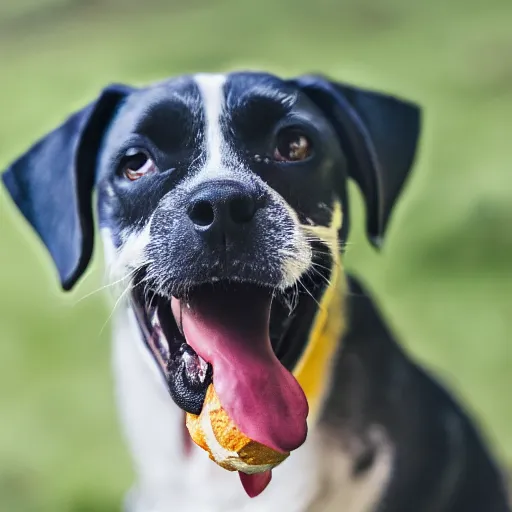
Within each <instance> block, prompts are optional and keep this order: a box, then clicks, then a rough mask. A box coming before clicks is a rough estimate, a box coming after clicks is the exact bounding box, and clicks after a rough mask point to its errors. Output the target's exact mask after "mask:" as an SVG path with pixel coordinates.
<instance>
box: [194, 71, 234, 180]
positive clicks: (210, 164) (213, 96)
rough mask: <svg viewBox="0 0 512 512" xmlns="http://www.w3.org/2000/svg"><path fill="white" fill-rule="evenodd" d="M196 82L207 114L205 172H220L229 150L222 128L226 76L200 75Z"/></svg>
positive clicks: (195, 78)
mask: <svg viewBox="0 0 512 512" xmlns="http://www.w3.org/2000/svg"><path fill="white" fill-rule="evenodd" d="M194 80H195V82H196V84H197V87H198V88H199V92H200V93H201V98H202V100H203V108H204V114H205V140H206V166H205V170H207V171H210V172H211V171H213V172H215V171H220V170H221V169H222V154H223V152H225V151H226V149H227V148H226V143H225V141H224V138H223V136H222V130H221V126H220V119H221V115H222V112H223V110H224V103H225V96H224V84H225V83H226V76H225V75H209V74H198V75H195V76H194Z"/></svg>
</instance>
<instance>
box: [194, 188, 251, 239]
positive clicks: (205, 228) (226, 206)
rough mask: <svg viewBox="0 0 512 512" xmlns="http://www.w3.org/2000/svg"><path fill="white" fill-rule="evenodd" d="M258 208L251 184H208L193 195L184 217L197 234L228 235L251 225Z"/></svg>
mask: <svg viewBox="0 0 512 512" xmlns="http://www.w3.org/2000/svg"><path fill="white" fill-rule="evenodd" d="M260 206H261V204H260V201H259V200H258V193H257V190H256V187H254V186H253V185H252V184H250V183H247V184H246V183H240V182H238V181H227V180H223V181H211V182H208V183H204V184H201V185H200V186H199V187H198V188H196V189H195V190H194V191H193V192H192V194H191V195H190V201H189V205H188V210H187V213H188V216H189V218H190V220H191V221H192V222H193V223H194V227H195V229H196V230H197V231H200V232H204V233H207V232H208V233H213V232H216V233H219V234H229V233H233V232H234V231H236V230H238V229H240V228H241V227H242V226H243V225H246V224H248V223H250V222H251V221H252V219H253V217H254V214H255V213H256V211H257V210H258V208H259V207H260Z"/></svg>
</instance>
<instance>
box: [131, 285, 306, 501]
mask: <svg viewBox="0 0 512 512" xmlns="http://www.w3.org/2000/svg"><path fill="white" fill-rule="evenodd" d="M272 296H273V294H272V290H270V289H269V288H264V287H258V286H255V285H242V284H238V285H235V284H232V283H231V284H227V283H219V284H218V285H215V286H214V285H203V286H200V287H198V288H196V289H194V290H192V291H190V292H189V293H188V294H187V296H186V298H182V297H180V298H177V297H172V298H171V299H170V300H168V299H165V298H162V297H159V296H154V297H152V299H151V300H150V301H149V303H147V301H145V300H144V298H143V294H142V293H137V287H136V288H135V289H134V299H135V300H134V305H135V311H136V313H137V316H138V318H139V323H140V324H141V327H142V329H143V331H144V337H145V339H146V342H147V344H148V346H149V348H150V349H151V351H152V353H153V355H154V357H155V359H156V360H157V362H158V363H159V365H160V367H161V369H162V371H163V374H164V376H165V378H166V380H167V384H168V387H169V391H170V394H171V396H172V398H173V399H174V401H175V402H176V404H177V405H178V406H180V407H181V408H182V409H183V410H185V411H186V412H188V413H191V414H193V415H199V414H200V413H201V410H202V408H203V404H204V402H205V396H206V392H207V390H208V388H209V387H210V385H211V384H212V383H213V387H214V388H215V392H216V396H217V397H218V400H219V402H220V404H221V406H222V409H223V410H224V411H225V413H226V416H227V417H228V418H229V420H230V421H232V423H233V425H234V426H236V428H237V429H238V430H239V431H240V432H241V434H243V435H244V436H246V438H248V439H250V440H252V441H253V442H254V443H258V444H260V445H262V446H264V447H267V448H268V449H270V450H274V451H275V452H278V453H281V454H287V453H289V452H290V451H292V450H295V449H296V448H298V447H299V446H300V445H301V444H302V443H303V442H304V440H305V438H306V434H307V423H306V419H307V414H308V405H307V400H306V397H305V396H304V393H303V391H302V389H301V387H300V385H299V384H298V382H297V381H296V380H295V378H294V376H293V375H292V373H291V372H290V371H289V370H288V369H287V368H285V366H284V365H283V364H282V363H281V361H280V360H279V358H278V357H277V356H276V353H275V351H274V348H273V345H272V343H271V339H270V331H271V326H270V315H271V305H272ZM284 458H285V457H283V459H284ZM262 471H268V468H264V467H262ZM241 478H242V483H243V484H244V488H245V489H246V490H247V492H248V494H249V495H252V496H254V495H257V494H259V492H261V491H262V490H263V488H264V487H266V485H267V484H268V482H269V480H270V475H269V474H268V475H267V476H264V475H262V474H260V475H244V476H242V477H241Z"/></svg>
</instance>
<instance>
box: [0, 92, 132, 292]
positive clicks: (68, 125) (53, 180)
mask: <svg viewBox="0 0 512 512" xmlns="http://www.w3.org/2000/svg"><path fill="white" fill-rule="evenodd" d="M130 92H131V89H130V88H128V87H125V86H122V85H111V86H109V87H107V88H106V89H104V90H103V92H102V93H101V95H100V96H99V98H98V99H97V100H96V101H95V102H93V103H91V104H90V105H88V106H87V107H85V108H84V109H83V110H80V111H79V112H76V113H75V114H74V115H72V116H71V117H70V118H69V119H68V120H67V121H65V122H64V124H62V125H61V126H60V127H59V128H57V129H56V130H54V131H53V132H51V133H49V134H48V135H46V136H45V137H44V138H43V139H41V140H40V141H39V142H37V143H36V144H35V145H34V146H33V147H32V148H31V149H29V150H28V151H27V152H26V153H25V154H24V155H22V156H21V157H20V158H19V159H18V160H17V161H15V162H14V163H13V164H12V165H11V166H10V167H9V168H8V169H7V171H6V172H5V173H4V174H3V175H2V178H3V181H4V184H5V186H6V188H7V190H8V192H9V194H10V195H11V197H12V199H13V201H14V202H15V204H16V206H17V207H18V208H19V209H20V211H21V213H22V214H23V215H24V216H25V218H26V220H27V221H28V222H29V223H30V224H31V225H32V227H33V228H34V229H35V231H36V232H37V234H38V235H39V237H40V238H41V240H42V241H43V242H44V244H45V245H46V247H47V249H48V251H49V253H50V255H51V256H52V258H53V261H54V263H55V265H56V267H57V270H58V272H59V276H60V280H61V284H62V287H63V288H64V289H65V290H69V289H71V288H72V287H73V285H74V284H75V283H76V281H77V280H78V279H79V277H80V276H81V275H82V273H83V272H84V271H85V269H86V268H87V265H88V263H89V260H90V259H91V255H92V249H93V237H94V226H93V212H92V205H91V202H92V192H93V187H94V181H95V171H96V162H97V157H98V152H99V148H100V145H101V141H102V138H103V135H104V133H105V129H106V127H107V126H108V124H109V122H110V121H111V119H112V117H113V115H114V113H115V111H116V109H117V107H118V105H119V103H120V101H121V100H122V99H123V98H124V97H125V96H126V95H127V94H129V93H130Z"/></svg>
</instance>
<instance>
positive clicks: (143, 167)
mask: <svg viewBox="0 0 512 512" xmlns="http://www.w3.org/2000/svg"><path fill="white" fill-rule="evenodd" d="M155 170H156V165H155V162H153V160H152V159H151V158H150V157H149V155H148V154H147V153H146V152H144V151H142V150H140V149H129V150H128V151H127V152H126V155H125V157H124V158H123V161H122V172H123V174H124V175H125V176H126V177H127V178H128V179H129V180H131V181H135V180H138V179H139V178H142V176H144V175H145V174H147V173H148V172H153V171H155Z"/></svg>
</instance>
